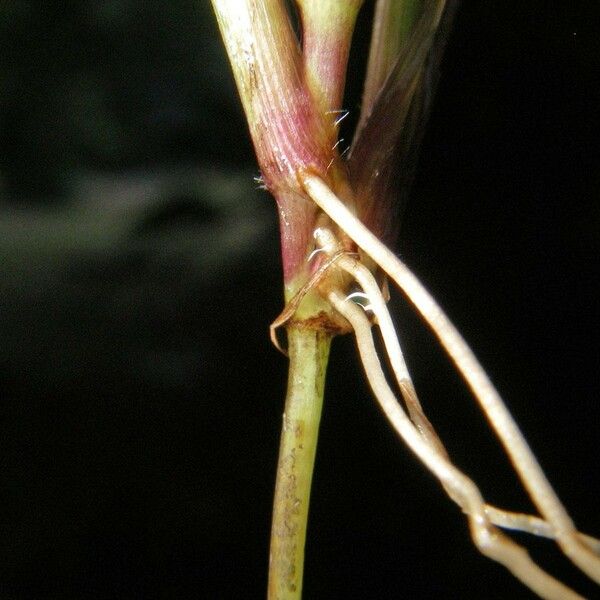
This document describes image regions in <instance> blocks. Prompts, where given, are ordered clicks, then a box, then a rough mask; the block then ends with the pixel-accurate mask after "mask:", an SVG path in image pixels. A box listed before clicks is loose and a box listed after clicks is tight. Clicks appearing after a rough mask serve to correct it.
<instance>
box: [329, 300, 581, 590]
mask: <svg viewBox="0 0 600 600" xmlns="http://www.w3.org/2000/svg"><path fill="white" fill-rule="evenodd" d="M328 299H329V301H330V302H331V304H332V305H333V306H334V308H335V309H336V310H337V311H338V312H339V313H340V314H341V315H342V316H343V317H344V318H346V320H348V322H349V323H350V325H351V327H352V328H353V330H354V333H355V335H356V341H357V344H358V350H359V353H360V357H361V362H362V363H363V366H364V369H365V373H366V375H367V379H368V380H369V384H370V386H371V389H372V391H373V394H374V395H375V398H376V399H377V401H378V402H379V405H380V407H381V408H382V410H383V412H384V413H385V415H386V417H387V418H388V420H389V421H390V423H391V424H392V426H393V427H394V429H395V430H396V432H397V433H398V435H400V437H401V438H402V439H403V440H404V442H405V443H406V445H407V446H408V447H409V448H410V449H411V450H412V451H413V452H414V454H416V455H417V457H418V458H419V459H420V460H421V461H422V462H423V463H424V464H425V466H426V467H427V468H428V469H429V470H430V471H431V472H432V473H433V474H434V475H435V476H436V477H437V478H438V479H439V480H440V482H441V483H442V485H443V487H444V488H445V489H446V490H447V491H448V493H449V494H450V496H451V497H452V499H453V500H454V501H455V502H457V503H458V504H459V505H460V506H461V508H463V511H464V512H465V513H466V515H467V517H468V519H469V525H470V531H471V537H472V539H473V541H474V543H475V545H476V547H477V548H478V549H479V551H480V552H481V553H482V554H484V555H485V556H487V557H489V558H491V559H493V560H495V561H497V562H499V563H500V564H502V565H504V566H505V567H506V568H507V569H508V570H509V571H511V572H512V573H513V575H514V576H515V577H517V578H518V579H519V580H520V581H522V582H523V583H524V584H525V585H526V586H527V587H529V588H530V589H531V590H533V591H534V592H535V593H537V594H538V595H539V596H541V597H542V598H547V599H552V600H564V599H568V600H572V599H576V598H582V597H581V596H580V595H579V594H577V593H576V592H574V591H573V590H571V589H570V588H568V587H567V586H565V585H564V584H563V583H561V582H560V581H558V580H557V579H555V578H554V577H552V576H551V575H550V574H548V573H546V572H545V571H544V570H543V569H541V568H540V567H539V566H538V565H537V564H536V563H535V562H534V561H533V560H532V559H531V557H530V556H529V554H528V553H527V551H526V550H525V549H524V548H522V547H521V546H519V545H518V544H516V543H515V542H514V541H512V540H511V539H510V538H508V537H507V536H505V535H504V534H503V533H502V532H500V531H499V530H498V529H496V528H495V527H494V526H493V524H492V523H491V521H490V519H489V517H488V515H487V508H486V505H485V503H484V501H483V498H482V497H481V494H480V492H479V489H478V488H477V486H476V485H475V484H474V483H473V481H472V480H471V479H469V478H468V477H467V476H466V475H465V474H464V473H462V472H461V471H460V470H459V469H458V468H456V467H455V466H454V465H453V464H452V463H451V462H450V461H449V460H448V459H447V458H446V457H445V456H443V455H442V454H440V453H439V452H438V451H437V449H436V448H434V447H432V446H431V445H430V444H429V443H428V441H427V440H426V439H425V438H424V437H423V436H422V435H421V434H420V432H419V431H418V430H417V429H416V428H415V426H414V425H413V423H412V422H411V421H410V419H409V418H408V416H407V415H406V413H405V412H404V410H403V409H402V407H401V405H400V404H399V403H398V401H397V399H396V397H395V395H394V393H393V392H392V390H391V389H390V387H389V385H388V382H387V380H386V378H385V375H384V374H383V370H382V368H381V364H380V362H379V357H378V356H377V351H376V349H375V345H374V343H373V336H372V333H371V324H370V323H369V320H368V319H367V317H366V316H365V315H364V313H363V311H362V309H360V308H359V307H358V306H356V305H355V304H354V303H350V302H346V299H345V296H344V295H343V294H342V293H341V292H339V291H336V290H333V291H331V292H330V293H329V294H328Z"/></svg>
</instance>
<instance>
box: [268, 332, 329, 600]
mask: <svg viewBox="0 0 600 600" xmlns="http://www.w3.org/2000/svg"><path fill="white" fill-rule="evenodd" d="M330 345H331V335H330V334H328V333H325V332H323V331H318V330H315V329H308V328H301V327H295V326H291V327H288V351H289V356H290V368H289V379H288V388H287V397H286V400H285V411H284V413H283V427H282V430H281V444H280V448H279V463H278V465H277V483H276V485H275V499H274V505H273V524H272V528H271V553H270V559H269V594H268V599H269V600H295V599H299V598H301V597H302V573H303V570H304V544H305V541H306V526H307V522H308V506H309V501H310V486H311V482H312V474H313V468H314V464H315V454H316V451H317V438H318V435H319V421H320V420H321V408H322V406H323V391H324V387H325V372H326V370H327V359H328V357H329V347H330Z"/></svg>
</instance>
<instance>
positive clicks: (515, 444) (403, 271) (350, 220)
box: [299, 172, 600, 583]
mask: <svg viewBox="0 0 600 600" xmlns="http://www.w3.org/2000/svg"><path fill="white" fill-rule="evenodd" d="M299 179H300V181H301V183H302V185H303V186H304V189H305V190H306V192H307V194H308V195H309V197H310V198H311V199H312V200H313V201H314V202H315V204H317V205H318V206H319V208H321V210H323V212H324V213H325V214H327V215H328V216H329V217H330V218H331V219H332V221H334V222H335V223H336V224H337V225H338V226H339V227H340V229H341V230H343V231H344V232H345V233H346V235H348V236H349V237H350V238H351V239H352V240H353V241H354V242H355V243H356V244H357V245H358V246H359V247H360V248H361V249H362V250H363V251H364V252H365V253H366V254H367V255H369V256H370V257H371V259H372V260H373V261H374V262H375V263H376V264H377V265H379V267H381V268H382V269H383V270H384V271H385V272H386V273H387V274H388V275H389V276H390V277H391V278H392V279H393V280H394V281H395V282H396V284H397V285H398V286H399V287H400V289H401V290H402V291H403V292H404V294H405V295H406V296H407V297H408V299H409V300H410V301H411V302H412V304H413V305H414V307H415V308H416V309H417V311H418V312H419V313H420V314H421V316H422V317H423V319H424V320H425V322H426V323H427V324H428V325H429V327H430V328H431V329H432V331H433V332H434V333H435V335H436V336H437V338H438V340H439V341H440V343H441V345H442V347H443V348H444V349H445V350H446V352H447V353H448V355H449V356H450V358H451V359H452V361H453V362H454V364H455V365H456V367H457V369H458V370H459V372H460V373H461V375H462V376H463V378H464V380H465V381H466V383H467V385H468V386H469V388H470V389H471V391H472V392H473V395H474V396H475V398H476V399H477V401H478V402H479V404H480V406H481V408H482V409H483V411H484V413H485V415H486V416H487V418H488V420H489V422H490V424H491V426H492V428H493V429H494V430H495V432H496V434H497V435H498V437H499V439H500V441H501V443H502V445H503V446H504V448H505V450H506V452H507V454H508V456H509V457H510V459H511V461H512V464H513V466H514V468H515V470H516V472H517V473H518V475H519V477H520V479H521V481H522V483H523V485H524V486H525V488H526V489H527V491H528V493H529V495H530V497H531V499H532V500H533V502H534V504H535V505H536V506H537V508H538V510H539V511H540V513H541V514H542V515H543V517H544V518H545V519H546V520H547V521H548V522H549V523H550V524H551V525H552V528H553V529H554V532H555V538H556V541H557V543H558V544H559V546H560V547H561V549H562V550H563V552H564V553H565V555H566V556H567V557H568V558H569V559H570V560H571V561H572V562H573V563H574V564H575V565H577V566H578V567H579V568H580V569H581V570H582V571H583V572H584V573H586V575H588V576H589V577H590V578H591V579H593V580H594V581H596V582H597V583H600V557H599V556H597V555H596V554H594V553H593V552H592V551H591V549H590V548H589V547H588V545H587V544H585V543H583V542H582V541H581V540H580V538H579V537H578V533H577V530H576V529H575V525H574V524H573V521H572V520H571V518H570V516H569V515H568V513H567V511H566V510H565V508H564V506H563V505H562V503H561V502H560V500H559V498H558V496H557V495H556V493H555V491H554V489H553V488H552V486H551V484H550V482H549V481H548V479H547V477H546V475H545V474H544V472H543V471H542V468H541V467H540V465H539V463H538V461H537V459H536V458H535V456H534V454H533V452H532V450H531V449H530V447H529V444H528V443H527V441H526V440H525V438H524V436H523V434H522V433H521V431H520V429H519V427H518V425H517V424H516V423H515V421H514V419H513V418H512V416H511V414H510V412H509V411H508V409H507V407H506V405H505V404H504V402H503V400H502V398H501V397H500V395H499V393H498V392H497V391H496V389H495V387H494V386H493V384H492V382H491V381H490V379H489V377H488V375H487V373H486V372H485V370H484V369H483V367H482V366H481V365H480V364H479V362H478V360H477V358H476V357H475V355H474V354H473V352H472V350H471V349H470V348H469V346H468V345H467V343H466V342H465V340H464V339H463V337H462V336H461V334H460V333H459V332H458V330H457V329H456V328H455V327H454V325H453V324H452V323H451V322H450V320H449V319H448V317H447V316H446V315H445V313H444V312H443V311H442V309H441V307H440V306H439V305H438V303H437V302H436V301H435V299H434V298H433V297H432V296H431V294H430V293H429V292H428V291H427V290H426V289H425V287H424V286H423V284H422V283H421V282H420V281H419V280H418V278H417V277H416V276H415V275H414V274H413V273H412V272H411V271H410V270H409V269H408V267H407V266H406V265H405V264H404V263H403V262H402V261H400V260H399V259H398V258H397V257H396V256H395V255H394V253H393V252H392V251H391V250H390V249H389V248H388V247H387V246H385V244H383V243H382V242H381V241H380V240H379V239H378V238H377V237H376V236H375V235H373V233H372V232H371V231H369V229H368V228H367V227H366V226H365V225H363V223H361V222H360V220H359V219H357V218H356V217H355V216H354V215H353V214H352V213H351V212H350V210H348V208H347V207H346V206H345V205H344V203H343V202H342V201H341V200H340V199H339V198H338V197H337V196H336V195H335V194H334V193H333V192H332V191H331V189H330V188H329V187H328V186H327V184H326V183H325V182H324V181H323V180H322V179H321V178H320V177H317V176H316V175H313V174H311V173H308V172H303V173H300V175H299ZM358 310H359V309H358Z"/></svg>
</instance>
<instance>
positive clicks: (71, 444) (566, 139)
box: [0, 0, 600, 600]
mask: <svg viewBox="0 0 600 600" xmlns="http://www.w3.org/2000/svg"><path fill="white" fill-rule="evenodd" d="M372 4H373V3H372V2H369V1H367V3H366V6H365V8H364V9H363V14H362V20H361V23H360V25H359V27H358V31H357V37H356V46H355V48H354V50H353V56H352V59H351V60H352V61H353V62H352V65H353V68H352V69H351V72H350V75H349V85H348V97H347V99H346V107H347V108H348V109H350V111H351V118H350V119H349V120H348V122H349V125H348V128H349V129H350V128H351V125H352V119H354V121H355V120H356V118H357V115H358V110H359V106H360V81H361V78H362V76H363V69H364V63H365V55H366V51H367V48H368V41H369V31H370V18H371V16H370V15H371V12H372ZM554 4H555V5H554V6H552V7H549V6H548V3H546V2H541V0H540V1H532V2H528V3H526V5H523V4H522V3H520V2H512V1H509V2H506V1H502V2H500V1H495V2H485V3H484V2H478V1H475V0H472V1H469V0H465V1H464V2H462V4H461V7H460V9H459V11H458V13H457V16H456V20H455V26H454V29H453V32H452V34H451V36H450V39H449V45H448V49H447V53H446V56H445V59H444V62H443V64H442V76H441V80H440V84H439V88H438V91H437V96H436V102H435V105H434V108H433V113H432V115H431V119H430V122H429V125H428V128H427V133H426V135H425V138H424V143H423V147H422V151H421V158H420V162H419V166H418V170H417V175H416V180H415V184H414V188H413V192H412V194H411V198H410V201H409V202H408V205H407V206H406V210H405V212H404V217H403V221H402V227H401V231H400V235H399V238H398V244H397V248H396V250H397V251H398V252H399V253H400V255H401V256H402V257H403V258H404V259H405V260H406V261H407V262H408V263H409V265H411V266H412V267H413V268H414V270H415V271H416V272H417V273H418V274H419V275H420V276H421V277H422V279H423V281H424V282H425V283H426V284H427V286H428V287H429V288H430V289H431V290H432V291H433V292H434V294H435V295H436V297H437V298H438V299H439V300H440V301H441V303H442V305H443V306H444V307H445V308H446V309H447V311H448V313H449V315H450V316H451V317H452V318H453V319H454V322H455V323H456V324H457V326H458V327H459V329H460V330H461V331H462V332H463V333H464V335H465V337H466V339H467V340H469V342H470V343H471V344H472V346H473V348H474V349H475V351H476V353H477V354H478V356H479V357H480V359H481V360H482V362H483V364H484V365H485V366H486V367H487V368H488V369H489V372H490V375H491V376H492V378H493V380H494V381H495V382H496V384H497V385H498V387H499V389H500V391H501V393H502V394H503V395H504V397H505V399H506V401H507V403H508V405H509V406H510V408H511V409H512V410H513V412H514V414H515V417H516V418H517V420H518V422H519V423H520V424H521V425H522V428H523V430H524V432H525V433H526V435H527V437H528V439H529V441H530V443H531V445H532V447H533V448H534V450H535V451H536V453H537V454H538V456H539V458H540V461H541V463H542V465H543V466H544V467H545V468H546V469H547V473H548V475H549V478H550V479H551V481H552V482H553V484H554V485H555V487H556V489H557V491H558V492H559V494H560V495H561V497H562V498H563V500H564V501H565V503H566V505H567V507H568V508H569V509H570V511H571V512H572V515H573V517H574V519H575V521H576V523H577V524H578V526H579V527H580V528H581V529H582V530H583V531H586V532H588V533H591V534H595V535H600V515H599V512H598V492H599V483H598V473H599V467H600V462H599V458H598V447H599V442H598V440H599V434H600V406H599V404H598V392H599V383H600V381H599V377H598V366H599V360H598V359H599V354H598V331H597V326H598V303H597V299H596V298H597V296H596V292H595V284H596V283H597V279H598V271H599V269H598V266H599V264H598V251H599V243H600V237H599V220H600V219H599V215H600V210H599V205H598V192H597V190H598V184H599V183H600V182H599V181H598V173H599V171H598V166H597V161H596V159H595V158H594V146H595V143H596V139H595V138H596V136H595V135H593V130H592V127H591V126H590V123H591V120H592V118H593V116H594V114H595V113H596V110H597V106H598V102H599V100H600V98H599V93H598V87H596V85H595V77H594V76H593V73H595V72H596V73H597V70H598V64H597V60H598V54H597V53H594V52H592V48H591V45H592V35H591V28H590V25H589V24H590V22H591V20H592V16H593V15H592V14H591V13H592V6H591V4H588V3H583V2H568V3H567V2H565V3H554ZM593 35H594V36H595V33H594V34H593ZM348 135H351V132H350V131H349V132H348ZM596 150H597V148H596ZM255 175H258V171H257V167H256V164H255V160H254V156H253V152H252V147H251V145H250V143H249V140H248V135H247V130H246V126H245V123H244V120H243V116H242V113H241V109H240V106H239V102H238V98H237V96H236V93H235V89H234V86H233V81H232V77H231V74H230V70H229V67H228V64H227V61H226V57H225V55H224V52H223V50H222V48H221V42H220V39H219V35H218V31H217V28H216V25H215V22H214V17H213V15H212V12H211V8H210V4H209V2H208V1H207V0H172V1H171V2H168V3H165V2H159V1H154V0H94V1H92V0H65V1H63V2H60V3H59V2H33V1H25V0H13V1H6V2H0V461H1V465H2V467H1V470H0V473H1V475H0V477H1V485H0V490H1V491H0V532H1V533H0V597H1V598H7V599H15V600H17V599H19V600H20V599H29V598H31V599H35V598H57V599H58V598H93V599H96V598H97V599H103V598H261V597H264V595H265V588H266V573H267V560H268V538H269V525H270V513H271V495H272V490H273V485H274V477H275V465H276V459H277V447H278V437H279V427H280V421H281V413H282V402H283V397H284V392H285V378H286V366H287V365H286V360H285V358H284V357H283V356H281V355H280V354H279V353H278V352H277V351H276V350H275V349H274V348H272V347H271V345H270V342H269V339H268V325H269V323H270V322H271V321H272V320H273V319H274V318H275V317H276V316H277V314H278V313H279V311H280V309H281V307H282V293H281V275H280V265H279V256H278V231H277V222H276V211H275V208H274V204H273V201H272V199H271V198H270V197H269V196H268V195H267V194H266V193H265V192H261V191H259V190H257V189H256V184H255V183H254V182H253V179H252V178H253V176H255ZM392 303H393V307H394V309H393V310H394V315H395V318H396V321H397V323H398V328H399V331H400V335H401V338H402V340H403V343H404V345H405V348H406V354H407V357H408V360H409V365H410V366H411V368H412V370H413V373H414V377H415V379H416V382H417V389H419V390H420V392H421V394H422V401H423V404H424V406H425V408H426V410H427V411H428V413H429V414H430V417H431V420H432V421H433V423H434V424H435V425H436V426H437V427H438V428H439V430H440V432H441V434H442V438H443V439H444V440H445V441H446V442H447V445H448V447H449V449H450V451H451V454H452V455H453V456H454V458H455V460H456V462H457V463H458V464H459V465H460V466H461V467H463V468H464V470H465V471H466V472H467V473H469V474H470V475H471V476H472V477H473V478H474V479H475V480H476V481H478V482H479V483H480V484H481V488H482V491H483V493H484V495H485V496H486V498H487V499H488V500H489V501H491V502H494V503H496V504H499V505H501V506H504V507H507V508H512V509H515V510H525V511H530V510H533V509H532V507H531V505H530V503H529V502H528V500H527V499H526V497H525V495H524V493H523V492H522V491H521V490H520V488H519V485H518V483H517V481H516V479H515V477H514V476H513V475H512V474H511V472H510V468H509V465H508V463H507V461H506V459H504V457H503V455H502V453H501V450H500V448H499V445H498V444H497V443H496V442H495V440H494V439H493V437H492V435H491V434H490V433H489V431H488V429H487V426H486V423H485V420H484V419H483V417H481V416H480V415H479V413H478V410H477V408H476V406H475V402H474V401H473V400H472V399H471V398H470V397H469V396H468V394H467V393H466V391H465V390H464V386H463V385H462V384H461V382H460V380H459V379H458V377H457V376H456V375H455V374H453V372H452V369H451V368H450V367H449V365H448V364H447V362H446V360H445V358H444V357H443V355H442V354H441V353H440V352H439V351H438V349H437V348H436V346H435V342H434V340H433V339H432V337H431V336H430V335H429V334H428V333H427V332H426V331H425V330H424V327H423V326H422V324H421V323H420V322H419V320H418V319H417V318H416V317H415V316H414V315H413V314H412V313H411V311H410V310H409V309H408V308H407V307H406V305H405V304H404V302H403V301H402V299H401V298H400V297H396V296H395V297H394V298H393V300H392ZM518 537H519V539H521V540H523V541H527V540H526V538H525V537H524V536H518ZM528 545H529V548H530V549H531V551H532V553H533V554H534V556H535V557H536V558H538V559H539V560H540V561H541V562H542V564H543V565H544V566H546V567H547V568H549V569H552V570H553V571H554V572H555V573H556V574H558V575H560V576H562V577H563V578H564V579H565V580H566V581H568V582H569V583H571V584H572V585H574V586H576V587H577V589H578V590H579V591H580V592H582V593H584V594H586V595H588V596H593V595H594V593H596V594H597V591H598V590H597V588H596V589H595V590H594V586H592V585H591V584H589V583H588V582H587V581H586V580H585V578H584V577H582V576H580V575H579V574H578V573H577V572H576V571H575V569H573V568H571V567H570V565H569V564H568V563H567V561H566V559H563V558H562V557H561V556H560V555H559V553H558V551H557V550H555V549H554V547H553V546H552V544H551V543H549V542H545V541H537V540H529V541H528ZM391 597H407V598H431V597H436V598H442V597H443V598H467V597H473V598H478V597H479V598H483V597H485V598H506V597H512V598H521V597H522V598H528V597H531V596H530V595H528V594H527V593H526V592H525V591H524V590H523V588H522V586H521V585H520V584H518V583H517V582H515V581H514V580H513V579H512V578H511V577H510V576H509V575H508V574H507V573H506V572H505V571H504V570H503V569H502V568H501V567H499V566H496V565H495V564H492V563H491V562H489V561H487V560H486V559H484V558H483V557H481V556H479V555H478V554H477V552H476V551H475V550H474V549H473V548H472V546H471V544H470V542H469V538H468V531H467V527H466V523H465V520H464V518H463V517H462V515H461V514H460V512H459V511H458V509H457V508H456V507H455V506H454V505H452V504H451V503H450V502H449V501H448V500H447V499H446V497H445V496H444V494H443V493H442V491H441V490H440V489H439V486H438V485H437V484H436V482H435V481H434V480H433V478H432V477H431V476H430V475H428V474H427V473H426V472H425V471H424V469H423V468H422V467H421V466H420V465H419V464H417V462H416V461H415V460H414V459H413V458H412V456H411V455H410V454H409V453H408V452H407V451H406V450H405V448H404V447H403V446H402V444H401V443H400V442H399V441H398V440H397V439H396V437H395V435H394V434H393V433H392V432H391V430H390V428H389V427H388V425H387V424H386V422H385V420H384V419H383V417H382V416H381V415H380V413H379V411H378V409H377V407H376V406H375V404H374V402H373V400H372V399H371V397H370V395H369V392H368V390H367V389H366V386H365V384H364V383H363V377H362V372H361V368H360V364H359V362H358V360H357V358H356V356H355V352H354V347H353V343H352V340H351V339H338V340H336V341H335V343H334V347H333V353H332V358H331V366H330V376H329V380H328V384H327V393H326V402H325V408H324V414H323V423H322V433H321V441H320V448H319V454H318V458H317V467H316V473H315V479H314V486H313V500H312V506H311V521H310V528H309V534H308V554H307V560H306V578H305V598H309V599H310V598H319V599H320V598H344V599H348V598H391Z"/></svg>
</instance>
